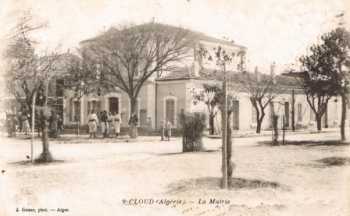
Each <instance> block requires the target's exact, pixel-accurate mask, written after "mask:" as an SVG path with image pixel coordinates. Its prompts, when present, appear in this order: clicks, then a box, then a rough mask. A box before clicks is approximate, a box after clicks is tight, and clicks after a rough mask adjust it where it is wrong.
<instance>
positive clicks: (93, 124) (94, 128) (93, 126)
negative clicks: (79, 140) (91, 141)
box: [88, 111, 98, 138]
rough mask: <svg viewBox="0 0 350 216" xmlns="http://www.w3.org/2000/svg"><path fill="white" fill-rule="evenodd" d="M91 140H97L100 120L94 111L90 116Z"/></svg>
mask: <svg viewBox="0 0 350 216" xmlns="http://www.w3.org/2000/svg"><path fill="white" fill-rule="evenodd" d="M88 119H89V123H88V126H89V138H96V132H97V124H98V118H97V115H96V113H95V112H94V111H92V112H91V113H90V114H89V117H88Z"/></svg>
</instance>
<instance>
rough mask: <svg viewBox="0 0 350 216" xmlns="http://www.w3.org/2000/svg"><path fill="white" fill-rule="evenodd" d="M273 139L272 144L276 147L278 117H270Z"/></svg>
mask: <svg viewBox="0 0 350 216" xmlns="http://www.w3.org/2000/svg"><path fill="white" fill-rule="evenodd" d="M272 127H273V137H272V144H273V145H278V115H273V116H272Z"/></svg>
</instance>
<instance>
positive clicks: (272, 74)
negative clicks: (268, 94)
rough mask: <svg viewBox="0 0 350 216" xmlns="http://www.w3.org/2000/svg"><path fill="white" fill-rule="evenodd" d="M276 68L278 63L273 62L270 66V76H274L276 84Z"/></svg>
mask: <svg viewBox="0 0 350 216" xmlns="http://www.w3.org/2000/svg"><path fill="white" fill-rule="evenodd" d="M275 69H276V63H275V62H273V63H272V64H271V66H270V76H271V77H272V81H273V84H276V76H275Z"/></svg>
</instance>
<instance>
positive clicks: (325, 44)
mask: <svg viewBox="0 0 350 216" xmlns="http://www.w3.org/2000/svg"><path fill="white" fill-rule="evenodd" d="M321 39H322V44H321V47H322V50H323V53H324V55H326V56H329V57H328V58H327V60H328V61H326V62H322V64H329V65H330V66H329V69H330V74H329V76H330V80H331V81H332V83H333V85H334V86H336V87H337V94H338V95H339V96H340V97H341V104H342V106H341V107H342V110H341V121H340V135H341V140H345V120H346V105H347V103H349V101H348V99H347V95H348V94H349V84H350V67H349V66H350V33H349V32H348V31H347V30H346V29H344V28H337V29H335V30H333V31H331V32H328V33H326V34H324V35H323V36H322V37H321Z"/></svg>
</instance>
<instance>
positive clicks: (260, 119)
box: [256, 112, 265, 134]
mask: <svg viewBox="0 0 350 216" xmlns="http://www.w3.org/2000/svg"><path fill="white" fill-rule="evenodd" d="M264 117H265V112H263V113H262V114H261V116H257V117H256V133H257V134H260V132H261V126H262V122H263V120H264Z"/></svg>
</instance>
